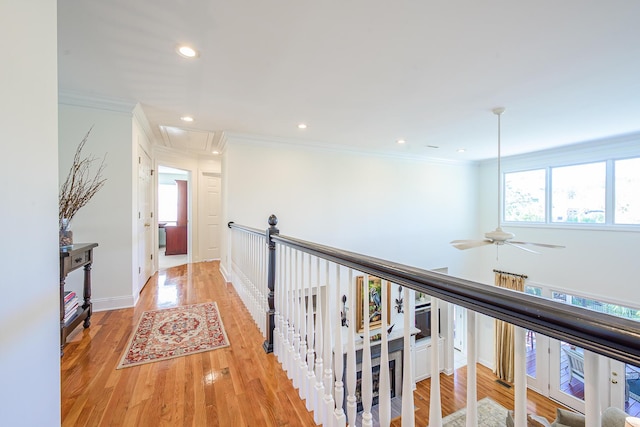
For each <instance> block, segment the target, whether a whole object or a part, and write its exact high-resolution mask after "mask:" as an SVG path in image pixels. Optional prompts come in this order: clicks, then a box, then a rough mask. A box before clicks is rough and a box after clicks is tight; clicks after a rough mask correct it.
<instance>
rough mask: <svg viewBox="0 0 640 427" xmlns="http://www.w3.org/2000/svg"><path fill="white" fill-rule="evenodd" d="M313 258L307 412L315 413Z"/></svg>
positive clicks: (308, 310) (308, 319)
mask: <svg viewBox="0 0 640 427" xmlns="http://www.w3.org/2000/svg"><path fill="white" fill-rule="evenodd" d="M311 261H312V260H311V256H309V271H308V273H309V283H308V285H309V297H308V298H307V380H306V382H307V384H306V389H307V402H306V404H307V410H308V411H313V409H314V405H313V403H314V401H315V396H314V395H313V391H314V389H315V384H316V375H315V373H314V372H313V368H314V365H313V363H314V356H315V349H314V328H313V326H314V325H313V320H314V319H313V318H314V315H313V313H314V307H313V284H312V280H311V272H312V268H311Z"/></svg>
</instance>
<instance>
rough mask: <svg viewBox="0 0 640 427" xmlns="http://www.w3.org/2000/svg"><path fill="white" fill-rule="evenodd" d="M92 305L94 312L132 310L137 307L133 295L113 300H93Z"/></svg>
mask: <svg viewBox="0 0 640 427" xmlns="http://www.w3.org/2000/svg"><path fill="white" fill-rule="evenodd" d="M91 303H92V304H93V311H94V312H97V311H107V310H118V309H121V308H131V307H134V306H135V301H134V298H133V295H130V296H126V297H113V298H96V299H93V298H92V299H91Z"/></svg>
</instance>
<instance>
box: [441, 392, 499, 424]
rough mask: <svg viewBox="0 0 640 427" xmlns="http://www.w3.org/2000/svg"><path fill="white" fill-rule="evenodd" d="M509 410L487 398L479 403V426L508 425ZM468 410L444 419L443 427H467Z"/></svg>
mask: <svg viewBox="0 0 640 427" xmlns="http://www.w3.org/2000/svg"><path fill="white" fill-rule="evenodd" d="M506 419H507V409H506V408H505V407H503V406H502V405H500V404H499V403H496V402H495V401H493V400H492V399H490V398H488V397H485V398H484V399H481V400H480V401H479V402H478V425H479V426H483V427H498V426H504V425H506ZM466 422H467V408H463V409H460V410H458V411H456V412H454V413H453V414H451V415H447V416H446V417H444V418H443V419H442V425H443V427H465V425H466Z"/></svg>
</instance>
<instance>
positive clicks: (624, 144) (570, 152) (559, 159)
mask: <svg viewBox="0 0 640 427" xmlns="http://www.w3.org/2000/svg"><path fill="white" fill-rule="evenodd" d="M636 156H640V132H634V133H628V134H623V135H615V136H610V137H606V138H599V139H595V140H590V141H584V142H578V143H575V144H570V145H563V146H560V147H556V148H549V149H546V150H540V151H532V152H530V153H525V154H518V155H515V156H508V157H503V158H502V159H501V163H502V165H503V170H504V171H505V172H508V171H509V170H511V169H527V168H537V167H547V166H556V165H563V166H564V165H568V164H579V163H588V162H593V161H600V160H603V159H608V158H625V157H636ZM495 163H496V159H486V160H483V161H481V163H480V164H481V166H485V165H493V164H495Z"/></svg>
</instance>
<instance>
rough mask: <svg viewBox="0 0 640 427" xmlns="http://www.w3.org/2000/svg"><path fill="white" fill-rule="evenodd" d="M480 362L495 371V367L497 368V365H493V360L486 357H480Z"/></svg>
mask: <svg viewBox="0 0 640 427" xmlns="http://www.w3.org/2000/svg"><path fill="white" fill-rule="evenodd" d="M478 363H479V364H481V365H483V366H486V367H487V368H489V369H491V370H492V371H493V369H494V368H495V366H493V361H489V360H486V359H478Z"/></svg>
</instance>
